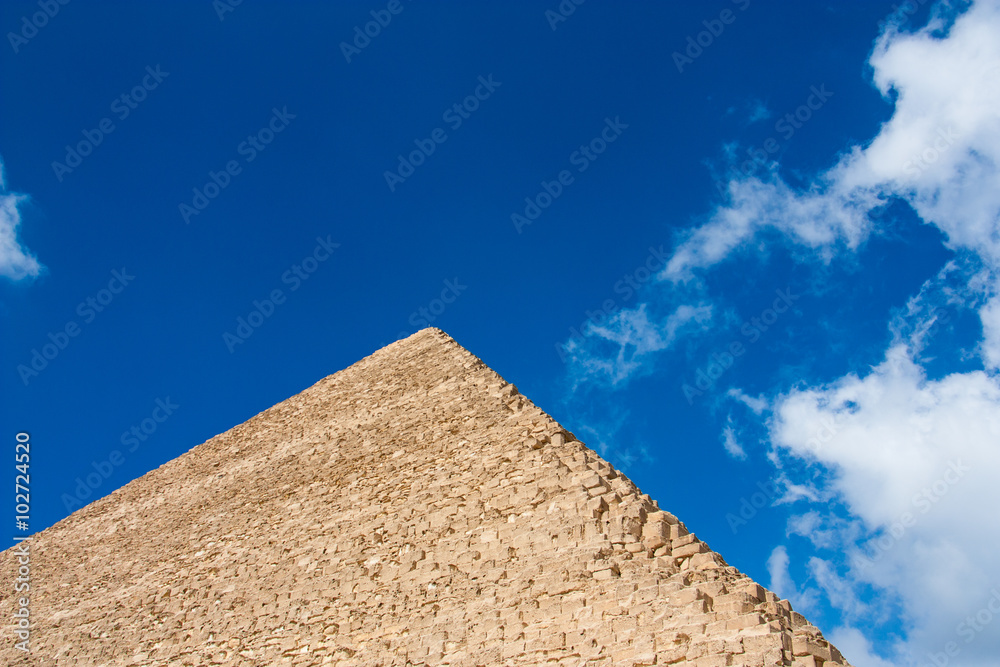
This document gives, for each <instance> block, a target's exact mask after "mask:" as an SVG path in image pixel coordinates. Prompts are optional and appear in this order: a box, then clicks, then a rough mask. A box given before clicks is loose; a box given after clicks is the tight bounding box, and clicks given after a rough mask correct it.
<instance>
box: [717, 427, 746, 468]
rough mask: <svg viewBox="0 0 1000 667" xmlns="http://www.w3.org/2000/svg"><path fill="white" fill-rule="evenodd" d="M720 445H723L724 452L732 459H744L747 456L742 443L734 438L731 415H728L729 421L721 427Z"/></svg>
mask: <svg viewBox="0 0 1000 667" xmlns="http://www.w3.org/2000/svg"><path fill="white" fill-rule="evenodd" d="M722 446H723V447H725V449H726V453H727V454H729V455H730V456H732V457H733V458H734V459H745V458H746V457H747V453H746V451H745V450H744V449H743V445H741V444H740V441H739V440H737V438H736V429H735V428H733V418H732V417H731V416H730V417H729V423H728V424H726V427H725V428H724V429H722Z"/></svg>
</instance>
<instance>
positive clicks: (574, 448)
mask: <svg viewBox="0 0 1000 667" xmlns="http://www.w3.org/2000/svg"><path fill="white" fill-rule="evenodd" d="M31 550H32V567H33V569H32V582H33V588H32V612H33V615H34V619H35V625H34V627H33V630H32V655H31V656H30V658H25V657H24V656H23V654H22V653H21V652H20V651H16V650H14V649H13V641H12V640H11V639H10V638H11V637H12V636H13V635H12V633H11V631H10V629H9V628H6V629H5V631H4V640H3V643H2V649H0V660H2V662H3V663H4V664H11V665H29V664H30V665H56V664H58V665H81V666H83V665H85V666H87V667H93V666H96V665H116V666H117V665H157V666H159V665H260V666H270V665H283V664H289V665H351V666H355V665H483V666H487V665H541V664H552V665H574V666H575V665H601V666H608V667H610V666H612V665H614V666H616V667H617V666H619V665H654V664H655V665H697V666H698V667H714V666H716V665H748V666H749V665H753V666H758V667H760V666H764V665H810V666H816V665H825V667H835V666H836V665H840V664H846V661H844V659H843V658H842V657H841V656H840V654H839V652H838V651H837V650H836V649H835V648H833V647H832V646H830V645H829V644H828V643H827V642H826V641H824V640H823V638H822V636H821V635H820V633H819V631H818V630H817V629H816V628H815V627H813V626H811V625H809V624H808V623H807V622H806V621H805V619H803V618H802V617H801V616H800V615H799V614H797V613H795V612H793V611H792V610H791V608H790V606H789V604H788V602H787V601H783V600H778V598H777V597H776V596H775V595H774V594H773V593H771V592H769V591H766V590H765V589H763V588H762V587H761V586H758V585H757V584H756V583H754V582H753V581H751V580H750V579H749V578H747V577H746V576H744V575H742V574H741V573H739V572H738V571H737V570H736V569H735V568H732V567H729V566H727V565H726V564H725V562H724V561H723V560H722V558H721V557H720V556H718V555H717V554H715V553H713V552H712V551H710V550H709V548H708V547H707V546H706V545H705V544H704V543H703V542H701V541H699V540H698V539H697V538H695V536H694V535H693V534H691V533H689V532H688V531H687V530H686V529H685V527H684V525H683V524H682V523H680V522H678V520H677V519H676V518H675V517H674V516H673V515H671V514H670V513H668V512H665V511H661V510H660V509H659V508H658V507H657V505H656V503H655V502H654V501H652V500H651V499H650V498H649V497H648V496H646V495H643V494H642V493H641V492H640V491H639V490H638V489H637V488H636V487H635V485H633V484H632V483H631V482H630V481H629V480H628V479H626V478H625V477H623V476H622V475H621V474H620V473H618V472H617V471H615V470H614V469H613V468H612V467H611V466H610V465H609V464H608V463H606V462H605V461H603V460H602V459H601V458H600V457H599V456H597V455H596V454H595V453H594V452H593V451H591V450H590V449H588V448H587V447H585V446H584V445H583V444H582V443H580V442H578V441H576V440H575V439H574V438H573V437H572V435H570V434H568V433H567V432H566V431H565V430H563V429H562V428H561V427H560V426H559V425H558V424H557V423H555V422H554V421H553V420H552V419H551V418H550V417H549V416H548V415H546V414H545V413H544V412H542V411H541V410H539V409H538V408H536V407H535V406H534V405H533V404H531V402H530V401H528V400H527V399H525V398H524V397H523V396H521V395H520V394H518V392H517V390H516V389H515V388H514V387H513V386H512V385H510V384H508V383H506V382H505V381H504V380H503V379H502V378H500V376H498V375H497V374H496V373H494V372H493V371H492V370H490V369H489V368H488V367H486V366H485V365H484V364H483V363H482V362H481V361H480V360H479V359H477V358H476V357H474V356H472V355H471V354H469V353H468V352H467V351H466V350H464V349H463V348H461V347H460V346H459V345H458V344H456V343H455V342H454V341H453V340H452V339H451V338H449V337H448V336H447V335H446V334H444V333H443V332H441V331H439V330H437V329H425V330H423V331H421V332H419V333H417V334H414V335H413V336H411V337H410V338H408V339H406V340H404V341H400V342H397V343H394V344H392V345H390V346H388V347H386V348H384V349H382V350H380V351H379V352H377V353H375V354H374V355H372V356H370V357H367V358H365V359H363V360H361V361H360V362H358V363H356V364H354V365H353V366H351V367H350V368H347V369H345V370H343V371H341V372H339V373H337V374H335V375H332V376H330V377H328V378H326V379H324V380H322V381H321V382H319V383H317V384H316V385H314V386H313V387H310V388H309V389H307V390H306V391H304V392H302V393H300V394H298V395H297V396H293V397H292V398H290V399H288V400H286V401H284V402H282V403H280V404H278V405H276V406H274V407H273V408H271V409H269V410H266V411H264V412H262V413H261V414H259V415H257V416H256V417H254V418H252V419H250V420H249V421H247V422H246V423H244V424H241V425H239V426H237V427H235V428H233V429H231V430H229V431H227V432H225V433H223V434H221V435H219V436H216V437H214V438H212V439H211V440H209V441H208V442H206V443H204V444H202V445H199V446H198V447H195V448H194V449H192V450H191V451H189V452H188V453H186V454H184V455H182V456H180V457H179V458H177V459H175V460H173V461H170V462H169V463H167V464H165V465H163V466H161V467H160V468H158V469H157V470H154V471H152V472H150V473H149V474H147V475H145V476H144V477H142V478H140V479H137V480H135V481H133V482H131V483H129V484H128V485H126V486H125V487H123V488H121V489H119V490H118V491H116V492H114V493H112V494H111V495H109V496H107V497H106V498H103V499H101V500H98V501H96V502H94V503H91V504H90V505H88V506H87V507H85V508H83V509H81V510H79V511H78V512H75V513H74V514H73V515H71V516H70V517H68V518H67V519H65V520H63V521H61V522H60V523H58V524H56V525H55V526H53V527H51V528H49V529H47V530H45V531H43V532H42V533H40V534H38V535H37V536H35V537H34V538H33V540H32V547H31ZM16 568H17V563H16V559H15V558H12V556H11V552H10V551H8V552H6V553H5V554H4V555H3V559H2V563H0V581H6V582H9V581H12V580H13V577H14V575H13V573H14V572H16ZM11 588H12V587H11V586H7V585H4V586H3V588H2V589H0V615H2V616H3V617H4V618H7V619H9V618H10V617H11V615H10V614H11V610H12V607H11V596H12V590H11Z"/></svg>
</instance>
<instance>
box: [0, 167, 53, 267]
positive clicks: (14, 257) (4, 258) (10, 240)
mask: <svg viewBox="0 0 1000 667" xmlns="http://www.w3.org/2000/svg"><path fill="white" fill-rule="evenodd" d="M26 199H27V197H26V196H25V195H22V194H17V193H12V192H8V191H7V183H6V180H5V179H4V171H3V163H2V162H0V276H3V277H4V278H7V279H9V280H12V281H14V282H17V281H21V280H25V279H28V278H36V277H38V275H39V274H40V273H41V272H42V270H43V268H44V267H43V266H42V265H41V264H39V262H38V259H36V258H35V256H34V254H32V253H31V251H29V250H28V249H27V248H25V247H24V246H23V245H22V244H21V242H20V240H19V239H18V235H17V232H18V228H19V227H20V226H21V213H20V211H19V210H18V206H19V205H20V204H21V203H22V202H24V201H25V200H26Z"/></svg>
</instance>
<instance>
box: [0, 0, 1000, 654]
mask: <svg viewBox="0 0 1000 667" xmlns="http://www.w3.org/2000/svg"><path fill="white" fill-rule="evenodd" d="M46 8H47V11H48V14H46ZM560 8H561V9H560ZM0 26H2V27H3V30H4V33H5V41H6V44H5V45H4V46H3V47H0V54H2V55H0V59H2V61H0V62H2V65H0V86H2V90H3V98H2V103H0V113H2V116H0V160H2V165H3V189H2V191H0V196H2V206H0V276H3V279H2V280H0V322H2V324H0V326H2V327H3V332H4V333H3V355H4V358H3V363H2V367H3V368H4V369H6V370H5V371H4V372H3V373H0V383H2V391H3V397H4V400H3V415H4V418H3V422H4V424H5V428H6V432H7V433H8V434H10V436H13V435H14V434H16V433H17V432H19V431H26V432H29V433H30V437H31V443H32V445H33V447H32V450H31V453H32V458H31V486H32V507H31V528H30V529H31V531H35V530H41V529H42V528H44V527H46V526H49V525H51V524H53V523H54V522H56V521H58V520H60V519H61V518H63V517H65V516H66V515H67V514H68V513H69V512H70V511H72V510H73V509H76V508H78V507H79V506H80V505H82V504H83V503H85V502H89V501H91V500H94V499H96V498H97V497H100V496H102V495H105V494H107V493H109V492H111V491H113V490H114V489H115V488H118V487H119V486H121V485H123V484H125V483H127V482H128V481H130V480H132V479H134V478H136V477H138V476H141V475H142V474H144V473H145V472H147V471H149V470H151V469H153V468H155V467H157V466H158V465H160V464H162V463H164V462H165V461H168V460H170V459H172V458H174V457H176V456H178V455H180V454H181V453H183V452H185V451H187V450H188V449H190V448H191V447H192V446H194V445H196V444H198V443H201V442H203V441H205V440H206V439H208V438H210V437H211V436H213V435H215V434H217V433H219V432H222V431H224V430H226V429H228V428H230V427H232V426H234V425H236V424H238V423H240V422H243V421H245V420H246V419H248V418H249V417H251V416H253V415H254V414H256V413H257V412H259V411H261V410H263V409H266V408H267V407H269V406H271V405H273V404H275V403H277V402H279V401H281V400H284V399H285V398H287V397H289V396H290V395H292V394H294V393H296V392H298V391H301V390H302V389H304V388H306V387H307V386H309V385H311V384H312V383H314V382H315V381H317V380H319V379H320V378H322V377H324V376H326V375H328V374H330V373H333V372H335V371H337V370H340V369H342V368H344V367H346V366H348V365H350V364H351V363H353V362H354V361H356V360H358V359H360V358H361V357H363V356H365V355H367V354H370V353H372V352H373V351H375V350H376V349H378V348H379V347H381V346H383V345H384V344H387V343H389V342H391V341H393V340H396V339H397V338H400V337H402V336H405V335H408V334H409V333H412V332H413V331H416V330H417V329H419V328H421V327H423V326H427V325H433V326H439V327H441V328H442V329H444V330H445V331H447V332H448V333H450V334H451V335H452V336H454V337H455V338H456V339H457V340H458V342H460V343H461V344H463V345H464V346H466V347H467V348H468V349H470V350H471V351H472V352H473V353H475V354H477V355H479V356H480V357H481V358H482V359H483V360H484V361H486V363H488V364H489V365H490V366H492V367H493V368H494V369H496V370H497V371H498V372H500V373H501V374H502V375H503V376H504V377H506V378H507V379H508V380H510V381H512V382H514V383H515V384H516V385H518V387H519V388H520V389H521V391H522V392H523V393H525V394H526V395H527V396H529V397H530V398H531V399H533V400H534V401H535V403H537V404H538V405H539V406H540V407H542V408H543V409H545V410H547V411H548V412H550V413H551V414H552V415H553V416H554V417H556V418H557V419H558V420H559V421H561V422H562V423H563V424H565V425H566V426H567V427H568V428H570V429H571V430H573V431H574V432H575V433H576V434H577V435H578V437H580V438H581V439H582V440H583V441H584V442H586V443H588V444H589V445H591V446H592V447H594V448H595V449H597V450H598V451H600V452H601V453H602V454H603V455H604V456H605V457H606V458H608V459H609V460H610V461H611V462H612V463H613V464H614V465H616V466H617V467H619V468H621V469H623V470H624V471H625V472H626V473H627V474H628V475H629V476H630V477H632V479H633V480H634V481H636V483H637V484H639V486H640V487H641V488H642V489H643V490H644V491H646V492H647V493H649V494H650V495H652V496H653V497H654V498H656V499H657V500H658V501H659V502H660V504H661V506H662V507H664V508H666V509H669V510H670V511H672V512H674V513H675V514H677V515H678V516H679V517H681V518H682V519H683V520H684V521H685V522H686V523H687V524H688V526H689V527H690V528H691V529H692V530H694V531H696V532H697V533H698V535H699V536H700V537H701V538H702V539H705V540H706V541H707V542H708V543H709V544H710V545H711V546H712V547H713V548H714V549H715V550H717V551H719V552H720V553H722V554H723V555H724V556H725V557H726V558H727V560H728V561H729V562H730V563H731V564H733V565H735V566H737V567H739V568H740V569H742V570H743V571H745V572H747V573H748V574H750V575H751V576H753V577H754V578H755V579H757V580H759V581H760V582H762V583H764V584H766V585H768V586H770V587H771V588H773V589H774V590H776V591H777V592H778V593H779V594H781V595H783V596H786V597H788V598H789V599H791V600H792V602H793V605H794V606H795V607H796V608H797V609H799V610H801V611H803V612H804V613H806V614H807V615H808V616H809V618H810V619H811V620H813V622H814V623H816V624H817V625H819V626H820V627H821V629H823V630H824V632H825V633H826V634H827V635H828V636H829V637H831V638H832V639H833V641H834V642H835V643H837V644H838V645H839V646H840V648H841V649H842V650H843V651H844V652H845V654H846V655H847V656H848V658H850V659H851V660H852V661H853V662H854V663H855V664H858V665H865V664H869V665H890V664H891V665H926V664H935V662H937V664H942V663H941V660H946V661H947V662H950V663H951V664H963V665H986V664H993V662H992V660H993V658H992V656H995V655H996V654H997V653H998V652H1000V639H998V638H1000V633H998V632H996V629H995V627H992V626H990V625H989V622H988V621H986V622H984V619H986V618H987V616H989V619H990V620H992V618H993V616H994V615H995V614H994V612H993V611H991V609H990V606H989V605H991V604H992V605H993V607H994V608H995V609H1000V606H997V605H998V604H1000V593H996V590H1000V567H998V565H997V562H996V558H995V553H996V552H997V549H1000V521H998V519H997V518H996V515H995V512H994V511H993V508H995V507H996V506H997V505H998V504H1000V494H998V490H997V485H996V484H995V483H993V481H994V480H995V479H996V478H997V476H998V474H1000V451H998V443H1000V384H998V374H997V371H998V367H1000V297H998V292H1000V289H998V284H1000V283H998V275H1000V241H998V238H1000V225H998V213H1000V194H998V193H1000V187H998V186H1000V171H998V161H1000V117H998V114H997V111H996V110H997V109H998V108H1000V106H998V104H997V103H998V102H1000V48H998V42H1000V40H997V39H996V37H997V35H998V34H1000V7H998V3H997V2H995V1H994V2H976V3H975V4H970V3H952V4H935V3H933V2H930V1H927V2H912V3H910V4H906V3H904V4H903V6H902V7H898V6H895V5H893V4H892V3H880V2H865V3H860V2H858V3H791V2H786V3H769V4H766V5H765V3H759V2H756V0H738V1H728V0H726V1H721V0H720V1H719V2H714V3H696V4H695V3H692V4H690V5H681V4H679V3H675V4H669V5H668V4H653V3H598V2H596V1H595V0H591V1H590V2H585V3H582V4H579V5H576V4H575V3H573V2H570V1H567V2H563V3H562V4H559V3H557V2H555V1H553V2H548V3H546V2H538V3H526V2H512V3H495V2H466V3H450V4H447V5H445V4H442V3H429V2H410V1H409V0H394V1H393V2H385V3H336V4H321V3H316V2H302V3H282V4H280V5H279V4H277V3H270V2H251V1H249V0H246V1H244V2H242V3H240V4H238V5H233V4H231V3H230V2H228V1H227V0H219V1H218V2H215V3H213V2H209V1H208V0H205V1H202V2H185V3H161V4H159V5H156V6H153V5H149V4H146V3H143V4H139V5H123V4H119V3H114V4H111V3H99V4H87V3H83V2H69V3H67V4H65V5H62V4H59V3H57V2H54V0H53V2H45V1H44V0H43V1H42V2H5V3H4V4H3V6H2V8H0ZM366 30H367V31H368V34H367V35H366V34H365V31H366ZM9 441H10V442H11V447H12V448H13V438H11V439H10V440H9ZM13 474H14V473H13V472H12V473H11V475H12V476H13ZM88 475H90V479H91V480H92V481H94V480H97V483H96V484H93V485H90V486H93V487H94V488H90V486H88V485H87V483H86V480H87V477H88ZM95 475H96V476H95ZM98 476H100V479H99V480H98ZM81 483H82V484H83V486H81ZM81 497H82V499H81ZM994 598H995V601H994ZM983 610H985V612H984V611H983ZM977 618H978V620H977ZM970 619H971V620H970ZM977 628H978V629H977Z"/></svg>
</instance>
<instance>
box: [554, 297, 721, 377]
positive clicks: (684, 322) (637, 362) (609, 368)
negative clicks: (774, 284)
mask: <svg viewBox="0 0 1000 667" xmlns="http://www.w3.org/2000/svg"><path fill="white" fill-rule="evenodd" d="M711 318H712V307H711V306H708V305H697V306H691V305H686V304H685V305H682V306H679V307H677V308H676V309H675V310H674V311H673V312H672V313H671V314H670V315H669V316H667V317H666V318H665V319H664V320H663V321H662V322H656V321H655V319H651V318H650V316H649V314H648V313H647V305H646V304H641V305H640V306H639V307H637V308H623V309H622V310H620V311H618V312H616V313H615V314H614V315H612V316H611V317H610V318H608V321H607V322H605V323H604V324H600V325H595V324H593V323H592V322H589V323H588V324H587V327H586V329H585V331H584V334H585V337H584V338H582V339H570V340H569V341H568V342H567V343H566V344H565V346H564V349H565V351H566V354H567V357H568V364H569V366H570V372H571V374H572V375H574V376H576V378H577V381H578V382H579V381H580V380H583V379H589V380H600V381H606V382H610V383H611V384H612V385H617V384H619V383H622V382H624V381H625V380H627V379H628V378H629V377H630V376H632V375H633V374H634V373H635V372H636V371H639V370H643V369H645V368H646V364H647V362H648V358H649V357H650V356H651V355H653V354H654V353H656V352H661V351H663V350H666V349H667V348H669V347H670V346H671V345H672V344H673V343H674V342H675V341H676V340H677V337H678V335H679V334H680V332H681V331H682V330H696V329H703V328H704V327H705V326H706V325H707V322H708V321H709V320H711ZM647 370H648V369H647Z"/></svg>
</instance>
